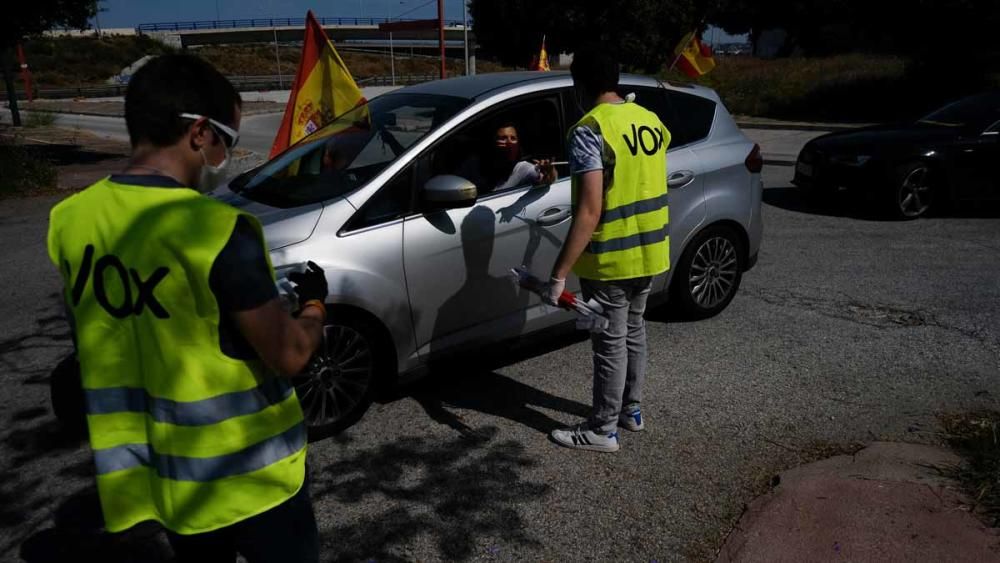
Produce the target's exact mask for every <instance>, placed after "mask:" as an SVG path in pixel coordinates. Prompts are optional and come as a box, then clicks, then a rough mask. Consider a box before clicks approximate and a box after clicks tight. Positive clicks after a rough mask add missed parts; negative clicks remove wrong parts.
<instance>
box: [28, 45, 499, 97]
mask: <svg viewBox="0 0 1000 563" xmlns="http://www.w3.org/2000/svg"><path fill="white" fill-rule="evenodd" d="M24 49H25V56H26V57H27V59H28V64H29V65H30V67H31V72H32V76H33V77H34V81H35V84H36V87H37V88H55V87H69V86H91V85H94V86H96V85H102V84H105V82H106V81H107V79H108V78H110V77H112V76H114V75H117V74H118V73H119V72H121V70H122V69H123V68H124V67H126V66H128V65H130V64H132V63H133V62H135V61H136V60H138V59H140V58H142V57H143V56H145V55H159V54H163V53H169V52H174V51H176V50H175V49H171V48H169V47H167V46H165V45H163V44H161V43H159V42H157V41H154V40H152V39H149V38H148V37H105V38H93V37H44V38H36V39H31V40H30V41H27V42H25V44H24ZM300 49H301V48H300V47H299V46H298V45H282V46H280V47H279V51H278V59H280V61H281V68H280V73H281V74H282V75H283V76H286V77H289V76H292V75H294V74H295V69H296V68H297V67H298V62H299V54H300ZM188 52H189V53H191V54H194V55H198V56H200V57H203V58H205V59H206V60H208V61H209V62H211V63H212V64H213V65H215V66H216V67H217V68H219V69H220V70H221V71H222V72H223V74H226V75H229V76H274V75H277V74H278V73H279V69H278V63H277V61H276V60H275V52H274V45H272V44H246V45H222V46H211V47H200V48H196V49H189V50H188ZM341 56H342V57H343V59H344V62H345V64H347V68H349V69H350V70H351V74H352V75H354V77H355V79H358V80H360V79H363V78H366V77H369V76H381V75H386V76H387V75H389V74H390V72H391V68H392V67H391V63H390V59H389V54H388V53H387V52H386V53H384V54H368V53H357V52H353V51H349V50H346V49H345V50H344V51H343V52H341ZM476 66H477V70H478V71H479V72H496V71H499V70H504V69H503V67H501V66H499V65H496V64H493V63H490V62H487V61H478V63H477V65H476ZM395 67H396V74H397V75H404V74H435V73H437V71H438V61H437V59H434V58H430V57H419V56H418V57H413V58H410V57H409V54H408V53H400V52H397V53H396V60H395ZM463 72H464V67H463V64H462V61H461V60H453V59H449V61H448V73H449V74H451V75H456V74H461V73H463Z"/></svg>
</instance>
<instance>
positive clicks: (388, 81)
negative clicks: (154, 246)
mask: <svg viewBox="0 0 1000 563" xmlns="http://www.w3.org/2000/svg"><path fill="white" fill-rule="evenodd" d="M228 78H229V81H230V82H232V83H233V86H235V87H236V89H237V90H238V91H240V92H258V91H261V92H266V91H268V90H288V89H290V88H291V87H292V81H293V80H294V78H295V77H294V76H293V75H291V74H289V75H287V76H278V75H274V76H230V77H228ZM437 79H438V75H436V74H397V75H396V78H395V84H396V85H397V86H406V85H409V84H420V83H421V82H430V81H431V80H437ZM356 82H357V84H358V86H361V87H362V88H363V87H365V86H390V85H392V84H393V83H394V81H393V78H392V76H390V75H381V76H367V77H364V78H359V79H357V80H356ZM127 87H128V85H127V84H109V85H107V86H81V87H76V88H35V89H34V94H35V98H39V99H48V100H56V99H67V98H110V97H116V96H124V95H125V90H126V88H127ZM17 99H18V100H27V99H28V96H27V95H26V94H25V92H24V90H21V89H18V90H17Z"/></svg>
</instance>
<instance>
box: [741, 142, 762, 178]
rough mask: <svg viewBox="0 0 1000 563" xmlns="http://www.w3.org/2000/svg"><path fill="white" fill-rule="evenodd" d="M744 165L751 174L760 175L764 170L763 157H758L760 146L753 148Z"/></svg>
mask: <svg viewBox="0 0 1000 563" xmlns="http://www.w3.org/2000/svg"><path fill="white" fill-rule="evenodd" d="M744 164H746V166H747V170H749V171H750V173H751V174H760V171H761V170H763V169H764V157H763V156H761V155H760V145H754V146H753V150H752V151H750V154H749V155H748V156H747V159H746V161H745V162H744Z"/></svg>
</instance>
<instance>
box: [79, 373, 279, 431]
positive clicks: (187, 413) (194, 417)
mask: <svg viewBox="0 0 1000 563" xmlns="http://www.w3.org/2000/svg"><path fill="white" fill-rule="evenodd" d="M85 393H86V401H87V413H88V414H113V413H118V412H143V413H149V415H150V416H152V417H153V420H155V421H157V422H169V423H171V424H177V425H180V426H198V425H203V424H214V423H216V422H222V421H223V420H228V419H230V418H233V417H237V416H244V415H248V414H253V413H255V412H259V411H262V410H264V409H266V408H268V407H270V406H272V405H276V404H278V403H280V402H282V401H284V400H285V399H287V398H288V397H289V396H290V395H291V394H292V386H291V385H290V384H289V383H288V382H287V381H285V380H283V379H278V378H276V377H275V378H269V379H267V380H266V381H265V382H264V383H262V384H261V385H259V386H257V387H254V388H253V389H248V390H246V391H235V392H233V393H226V394H224V395H217V396H215V397H211V398H208V399H202V400H200V401H172V400H170V399H160V398H156V397H152V396H150V394H149V393H147V392H146V390H145V389H142V388H137V387H107V388H104V389H86V390H85Z"/></svg>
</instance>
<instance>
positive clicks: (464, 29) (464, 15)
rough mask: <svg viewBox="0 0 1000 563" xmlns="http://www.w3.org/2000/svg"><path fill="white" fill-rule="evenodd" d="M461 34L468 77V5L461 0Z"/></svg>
mask: <svg viewBox="0 0 1000 563" xmlns="http://www.w3.org/2000/svg"><path fill="white" fill-rule="evenodd" d="M462 32H463V33H464V34H465V40H464V43H465V75H466V76H469V5H468V4H466V3H465V0H462Z"/></svg>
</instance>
